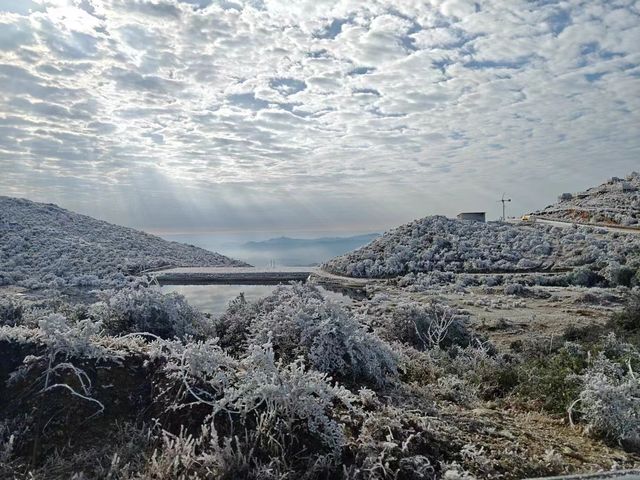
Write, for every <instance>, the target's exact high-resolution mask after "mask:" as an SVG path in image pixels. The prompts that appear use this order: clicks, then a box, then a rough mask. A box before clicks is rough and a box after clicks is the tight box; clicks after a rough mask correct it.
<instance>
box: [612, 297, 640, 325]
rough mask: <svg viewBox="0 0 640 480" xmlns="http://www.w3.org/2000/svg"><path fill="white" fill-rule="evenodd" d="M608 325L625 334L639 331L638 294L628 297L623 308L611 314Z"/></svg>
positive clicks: (639, 298) (639, 307) (639, 302)
mask: <svg viewBox="0 0 640 480" xmlns="http://www.w3.org/2000/svg"><path fill="white" fill-rule="evenodd" d="M609 325H610V326H611V327H614V328H616V329H620V330H622V331H625V332H639V331H640V293H635V294H633V295H631V296H630V297H629V300H628V302H627V305H626V306H625V308H624V309H623V310H622V311H621V312H617V313H614V314H613V316H612V317H611V321H610V322H609Z"/></svg>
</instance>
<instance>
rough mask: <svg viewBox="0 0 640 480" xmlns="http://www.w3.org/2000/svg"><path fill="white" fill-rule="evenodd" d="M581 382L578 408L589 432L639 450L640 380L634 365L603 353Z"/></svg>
mask: <svg viewBox="0 0 640 480" xmlns="http://www.w3.org/2000/svg"><path fill="white" fill-rule="evenodd" d="M582 380H583V387H582V391H581V392H580V396H579V398H578V402H577V403H578V405H577V406H576V408H577V409H578V410H579V411H580V413H581V414H582V417H583V419H584V420H585V421H586V422H587V424H588V428H589V430H591V431H592V432H593V433H596V434H598V435H602V436H604V437H608V438H611V439H613V440H616V441H618V442H621V443H626V444H628V445H630V446H632V447H633V448H636V449H638V448H640V377H639V376H638V374H637V373H636V372H634V371H633V369H632V367H631V363H630V362H629V363H628V364H627V365H622V364H619V363H616V362H613V361H611V360H609V359H608V358H607V357H606V356H604V355H603V354H601V355H599V356H598V357H597V358H596V360H595V361H594V363H593V365H591V366H590V367H589V368H588V369H587V371H586V372H585V373H584V374H583V375H582Z"/></svg>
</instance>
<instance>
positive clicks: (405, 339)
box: [374, 302, 472, 350]
mask: <svg viewBox="0 0 640 480" xmlns="http://www.w3.org/2000/svg"><path fill="white" fill-rule="evenodd" d="M378 315H379V318H378V319H377V320H376V321H375V323H374V324H375V326H376V329H377V331H378V332H380V335H382V337H383V338H385V339H386V340H388V341H392V342H393V341H398V342H402V343H404V344H407V345H411V346H412V347H415V348H417V349H421V350H424V349H428V348H432V347H435V346H438V347H443V348H448V347H451V346H452V345H461V346H467V345H469V343H470V342H471V340H472V335H471V333H470V332H469V330H468V329H467V326H466V322H467V320H468V318H467V317H466V316H464V315H461V314H459V313H458V312H457V310H455V309H453V308H451V307H448V306H447V305H444V304H441V303H438V302H431V303H430V304H428V305H424V304H421V303H417V302H406V303H401V304H400V305H398V306H396V307H392V309H391V313H390V314H389V313H386V312H385V313H378Z"/></svg>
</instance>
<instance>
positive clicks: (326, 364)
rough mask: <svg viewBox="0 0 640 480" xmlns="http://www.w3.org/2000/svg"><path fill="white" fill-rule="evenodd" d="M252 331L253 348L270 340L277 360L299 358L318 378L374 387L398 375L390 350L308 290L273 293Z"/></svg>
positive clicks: (299, 288) (297, 288)
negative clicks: (361, 382)
mask: <svg viewBox="0 0 640 480" xmlns="http://www.w3.org/2000/svg"><path fill="white" fill-rule="evenodd" d="M251 330H252V334H251V342H252V343H254V344H262V343H264V342H266V341H267V340H269V339H271V341H272V342H273V345H274V349H275V350H276V352H277V354H278V355H279V357H280V358H283V359H285V360H287V361H292V360H294V359H295V358H297V357H299V356H302V357H304V358H305V359H306V360H307V361H308V362H309V363H310V364H311V365H312V366H313V367H314V368H315V369H317V370H319V371H321V372H325V373H329V374H332V375H339V376H340V377H344V378H351V379H352V380H365V381H370V382H374V383H377V384H382V383H385V382H386V381H388V380H389V379H391V378H393V377H395V375H396V373H397V365H396V358H395V355H394V354H393V352H392V351H391V349H390V348H389V346H388V345H387V344H386V343H384V342H383V341H382V340H380V339H379V338H378V337H377V336H376V335H374V334H372V333H369V332H367V331H366V330H365V328H364V327H363V326H362V325H361V324H360V323H359V322H358V321H357V320H356V319H355V318H354V317H353V315H352V314H351V313H349V312H348V311H347V310H345V309H344V308H343V307H342V306H340V305H338V304H336V303H334V302H332V301H330V300H327V299H324V298H323V297H322V295H321V294H320V293H319V292H318V290H317V289H315V288H314V287H312V286H309V285H299V284H298V285H294V286H292V287H279V288H277V289H276V290H275V292H274V293H273V295H271V296H270V297H268V298H267V299H266V300H265V302H264V304H263V305H262V306H261V309H260V312H259V314H258V315H257V317H256V319H255V321H254V322H253V323H252V325H251Z"/></svg>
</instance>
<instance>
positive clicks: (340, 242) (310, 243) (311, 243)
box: [243, 233, 380, 250]
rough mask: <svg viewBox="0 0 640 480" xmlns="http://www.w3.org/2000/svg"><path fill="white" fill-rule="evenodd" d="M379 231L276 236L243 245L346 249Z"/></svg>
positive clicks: (357, 245)
mask: <svg viewBox="0 0 640 480" xmlns="http://www.w3.org/2000/svg"><path fill="white" fill-rule="evenodd" d="M379 236H380V234H379V233H367V234H365V235H355V236H352V237H321V238H290V237H278V238H270V239H269V240H264V241H260V242H247V243H245V244H244V245H243V247H244V248H246V249H253V250H273V249H285V248H286V249H288V248H305V247H314V248H315V247H320V246H327V247H336V246H339V247H341V248H342V247H344V248H347V250H350V249H353V248H358V247H361V246H362V245H366V244H367V243H369V242H371V241H373V240H374V239H376V238H377V237H379Z"/></svg>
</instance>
